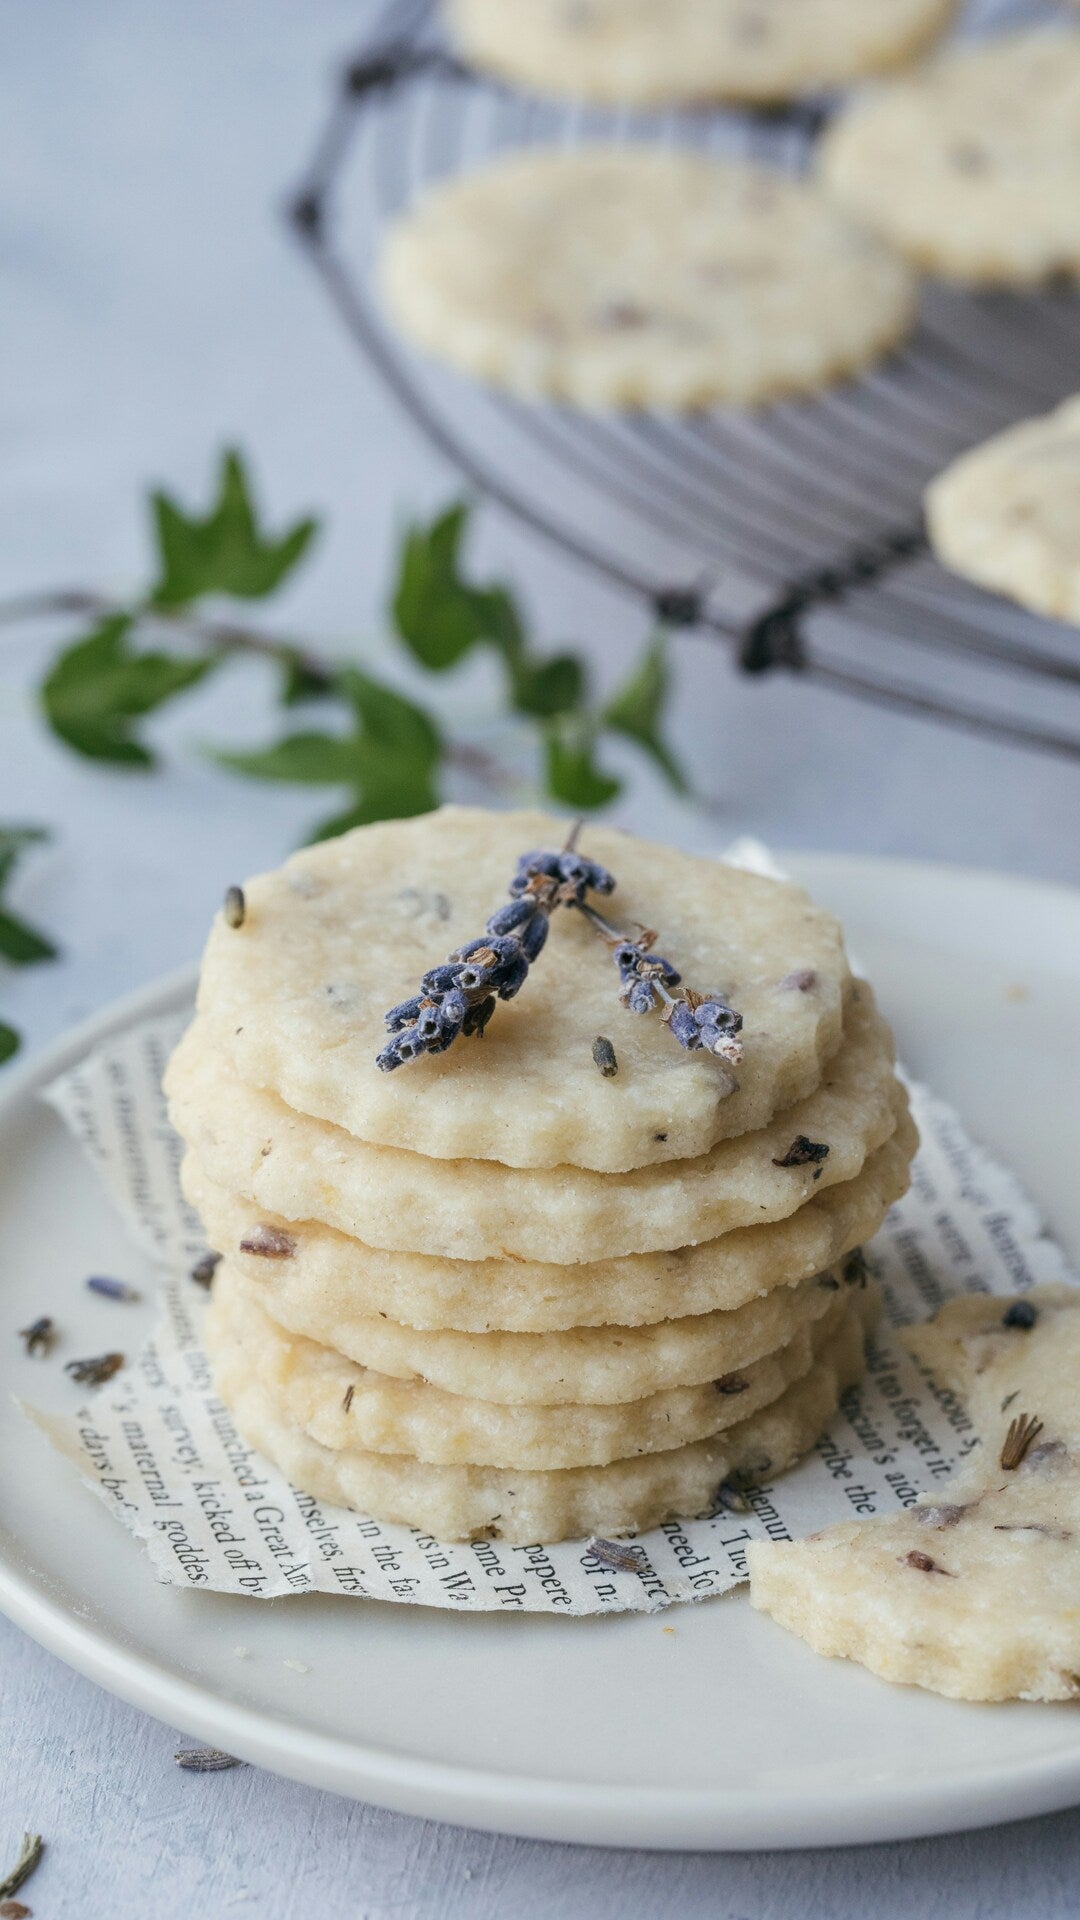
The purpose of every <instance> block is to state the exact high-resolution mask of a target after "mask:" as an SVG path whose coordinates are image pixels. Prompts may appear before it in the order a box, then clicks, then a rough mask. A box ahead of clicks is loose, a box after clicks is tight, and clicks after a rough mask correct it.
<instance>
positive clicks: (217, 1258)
mask: <svg viewBox="0 0 1080 1920" xmlns="http://www.w3.org/2000/svg"><path fill="white" fill-rule="evenodd" d="M220 1265H221V1255H220V1253H204V1254H203V1257H202V1259H201V1260H196V1262H195V1265H194V1266H193V1267H192V1269H191V1278H192V1279H193V1280H194V1282H195V1285H196V1286H197V1287H209V1286H210V1284H211V1282H212V1281H213V1278H214V1275H215V1273H216V1272H217V1270H218V1267H219V1266H220Z"/></svg>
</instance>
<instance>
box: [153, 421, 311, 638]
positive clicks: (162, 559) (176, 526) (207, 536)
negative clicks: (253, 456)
mask: <svg viewBox="0 0 1080 1920" xmlns="http://www.w3.org/2000/svg"><path fill="white" fill-rule="evenodd" d="M151 506H152V510H153V516H154V530H155V534H156V536H157V548H158V559H159V567H160V571H159V576H158V580H157V584H156V586H155V587H154V589H153V593H152V595H151V603H152V605H154V606H155V607H183V606H188V605H190V603H191V602H192V601H193V600H198V599H200V598H201V597H202V596H203V595H204V594H207V593H226V594H231V595H232V596H233V597H234V598H236V599H239V600H260V599H262V598H263V597H264V596H265V595H266V594H268V593H273V591H274V589H275V587H278V586H280V585H281V582H282V581H283V580H284V579H285V577H286V575H287V574H289V573H291V572H292V570H293V568H294V567H295V566H296V565H297V563H298V561H299V560H301V559H302V557H303V555H304V554H305V553H306V552H307V549H308V547H309V546H310V544H311V541H312V539H313V538H314V536H315V533H316V531H317V525H318V523H317V522H316V521H315V520H311V519H305V520H298V521H297V522H296V524H295V526H292V527H290V528H289V529H288V531H287V532H286V533H284V534H282V535H281V537H280V539H277V540H274V539H271V538H268V537H265V536H264V535H263V534H261V533H260V531H259V526H258V522H257V520H256V517H255V509H254V506H253V503H252V498H251V490H250V486H249V483H248V477H247V474H246V472H245V469H244V464H243V461H242V459H241V456H240V454H239V453H237V452H236V451H235V450H229V451H228V452H226V453H225V454H224V455H223V457H222V462H221V474H220V479H219V481H218V493H217V499H216V500H215V501H214V504H213V506H212V507H211V508H210V511H209V513H208V514H206V516H205V517H204V518H203V519H200V518H199V516H198V515H197V514H188V513H185V512H184V509H183V508H182V507H180V506H178V504H177V502H176V501H175V500H173V499H171V498H170V496H169V495H168V494H167V493H164V492H160V491H159V492H156V493H154V494H152V495H151Z"/></svg>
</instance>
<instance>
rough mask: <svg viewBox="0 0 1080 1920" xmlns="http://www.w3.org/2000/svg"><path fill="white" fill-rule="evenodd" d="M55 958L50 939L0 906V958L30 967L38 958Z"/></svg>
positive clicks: (14, 964) (17, 965)
mask: <svg viewBox="0 0 1080 1920" xmlns="http://www.w3.org/2000/svg"><path fill="white" fill-rule="evenodd" d="M55 959H56V948H55V947H54V946H53V943H52V941H51V940H47V939H46V938H45V935H44V934H43V933H39V932H38V931H37V928H36V927H31V926H29V925H28V923H27V922H26V921H25V920H19V919H17V918H16V916H15V915H14V914H13V913H9V912H8V911H7V910H6V908H4V907H0V960H8V961H10V963H11V965H12V966H13V967H32V966H35V965H36V964H37V962H38V961H39V960H55Z"/></svg>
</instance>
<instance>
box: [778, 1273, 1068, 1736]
mask: <svg viewBox="0 0 1080 1920" xmlns="http://www.w3.org/2000/svg"><path fill="white" fill-rule="evenodd" d="M902 1337H903V1339H904V1342H905V1344H906V1345H907V1347H908V1348H909V1349H910V1351H911V1352H912V1353H913V1354H914V1356H915V1358H916V1360H917V1361H918V1362H919V1363H920V1365H922V1366H924V1367H925V1368H926V1370H927V1371H928V1372H929V1373H930V1374H932V1375H933V1377H934V1379H935V1381H936V1382H937V1383H938V1385H939V1386H944V1387H947V1388H949V1389H951V1390H952V1391H954V1392H955V1393H956V1394H957V1395H958V1396H959V1397H960V1398H961V1399H962V1400H963V1401H964V1402H965V1403H966V1406H967V1409H968V1412H969V1414H970V1416H971V1419H972V1422H973V1425H974V1428H975V1431H976V1432H977V1433H978V1434H979V1436H980V1444H979V1445H978V1446H977V1447H976V1448H975V1450H974V1451H973V1453H972V1454H971V1456H970V1457H969V1459H968V1460H967V1461H966V1462H965V1464H964V1466H963V1468H962V1469H961V1470H960V1472H959V1473H958V1474H957V1475H956V1476H954V1478H953V1480H952V1481H951V1482H950V1483H949V1485H948V1487H947V1488H945V1489H943V1490H942V1495H941V1497H939V1498H938V1499H937V1500H935V1501H934V1502H933V1503H932V1504H931V1503H929V1502H927V1503H925V1504H920V1505H918V1506H915V1507H911V1508H909V1509H908V1510H907V1511H906V1512H904V1513H899V1514H894V1515H888V1516H886V1517H878V1518H875V1519H872V1520H862V1521H849V1522H846V1523H844V1524H842V1525H840V1526H836V1527H830V1528H828V1529H826V1530H825V1531H824V1532H822V1533H818V1534H813V1535H811V1536H810V1537H809V1538H808V1539H806V1540H798V1541H784V1542H771V1541H770V1542H759V1543H757V1544H755V1545H753V1546H751V1547H750V1548H749V1551H748V1565H749V1572H750V1599H751V1603H752V1604H753V1605H754V1606H755V1607H757V1608H758V1609H759V1611H761V1612H763V1613H768V1614H771V1615H772V1617H773V1619H774V1620H777V1621H778V1622H779V1623H780V1625H781V1626H785V1627H788V1628H789V1629H790V1630H791V1632H793V1633H797V1634H799V1636H800V1637H801V1638H802V1639H804V1640H806V1641H807V1642H808V1643H809V1645H810V1646H812V1647H813V1648H814V1649H815V1651H816V1652H818V1653H822V1654H828V1655H830V1656H832V1657H834V1658H839V1659H848V1660H856V1661H858V1662H859V1663H860V1664H861V1665H862V1666H865V1667H869V1669H870V1671H871V1672H872V1673H876V1674H879V1675H881V1677H882V1678H883V1679H886V1680H894V1681H900V1682H904V1683H906V1684H907V1685H910V1686H920V1687H926V1688H929V1689H930V1690H932V1691H933V1692H935V1693H943V1694H947V1695H949V1696H950V1697H952V1698H953V1699H961V1700H1012V1699H1020V1700H1074V1699H1080V1287H1072V1286H1068V1285H1056V1286H1044V1287H1035V1288H1033V1289H1032V1290H1031V1291H1030V1292H1028V1293H1026V1294H1024V1295H1023V1298H1022V1300H1021V1301H1010V1300H1009V1299H1007V1298H1005V1299H1003V1298H1002V1297H1001V1296H1000V1295H992V1294H967V1295H964V1296H963V1297H961V1298H960V1299H956V1300H951V1301H950V1302H949V1303H948V1304H947V1305H946V1306H945V1307H943V1308H942V1310H941V1312H940V1313H939V1314H937V1316H936V1317H935V1318H934V1319H933V1320H931V1321H929V1322H928V1323H927V1324H925V1325H923V1326H919V1327H915V1328H911V1329H908V1330H907V1332H906V1333H905V1334H904V1335H903V1336H902Z"/></svg>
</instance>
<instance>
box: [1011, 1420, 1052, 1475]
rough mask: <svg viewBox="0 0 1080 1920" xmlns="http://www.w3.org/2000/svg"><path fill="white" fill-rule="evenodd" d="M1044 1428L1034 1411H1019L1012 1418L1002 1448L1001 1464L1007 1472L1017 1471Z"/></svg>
mask: <svg viewBox="0 0 1080 1920" xmlns="http://www.w3.org/2000/svg"><path fill="white" fill-rule="evenodd" d="M1042 1430H1043V1423H1042V1421H1041V1420H1036V1418H1035V1415H1034V1414H1033V1413H1018V1414H1017V1415H1016V1418H1015V1419H1014V1420H1010V1422H1009V1430H1008V1432H1007V1433H1006V1435H1005V1444H1004V1446H1003V1447H1002V1449H1001V1464H1002V1466H1003V1467H1004V1469H1005V1472H1006V1473H1014V1472H1015V1470H1016V1468H1017V1467H1018V1466H1019V1465H1020V1463H1021V1461H1022V1460H1023V1458H1024V1455H1025V1454H1026V1452H1027V1450H1028V1448H1029V1447H1030V1445H1031V1443H1032V1441H1033V1440H1035V1439H1037V1438H1038V1435H1039V1434H1040V1433H1041V1432H1042Z"/></svg>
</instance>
